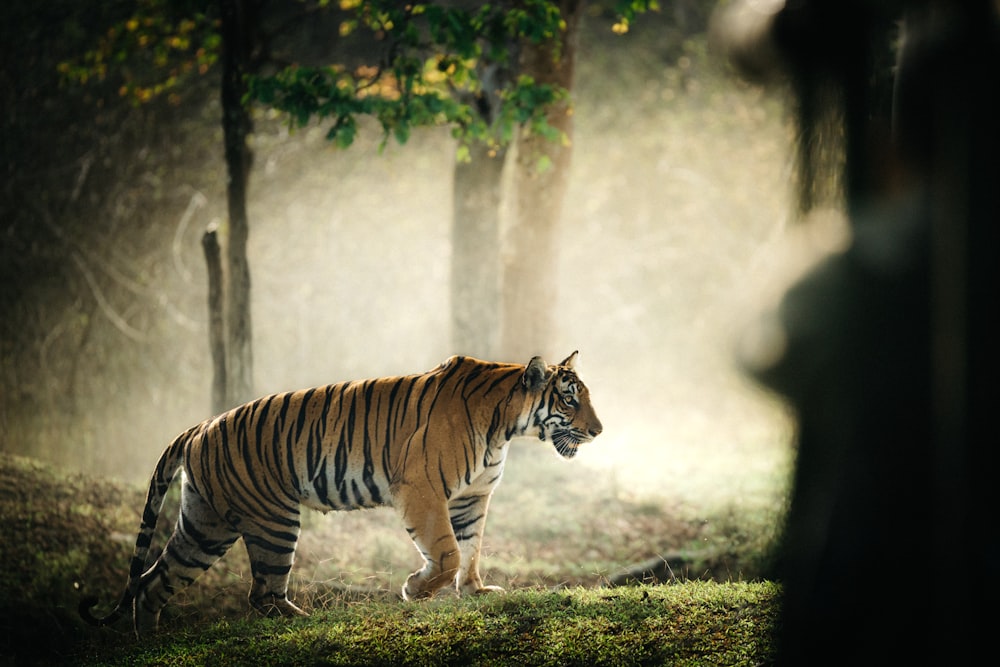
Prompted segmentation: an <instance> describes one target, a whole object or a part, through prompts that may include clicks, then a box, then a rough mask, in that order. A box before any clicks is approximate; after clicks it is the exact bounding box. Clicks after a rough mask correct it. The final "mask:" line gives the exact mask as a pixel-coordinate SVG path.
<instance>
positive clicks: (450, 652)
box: [82, 582, 779, 666]
mask: <svg viewBox="0 0 1000 667" xmlns="http://www.w3.org/2000/svg"><path fill="white" fill-rule="evenodd" d="M778 598H779V590H778V587H777V586H776V585H775V584H773V583H766V582H765V583H746V582H743V583H730V584H718V583H713V582H687V583H683V584H668V585H660V586H654V587H631V588H620V589H613V590H610V589H584V588H574V589H569V590H563V591H559V592H548V591H537V590H528V591H517V592H512V593H507V594H503V595H492V596H484V597H480V598H471V599H469V598H466V599H456V598H445V599H436V600H433V601H430V602H424V603H418V604H411V603H403V602H372V601H369V602H364V603H353V604H347V605H344V606H342V607H339V608H335V609H326V610H323V611H321V612H319V613H316V614H314V615H313V616H312V617H310V618H308V619H302V620H298V619H296V620H283V619H276V620H270V619H255V620H248V621H233V622H229V621H224V622H220V623H217V624H215V625H212V626H211V627H208V628H205V629H199V630H197V631H191V630H188V631H180V632H175V633H172V634H169V635H167V636H164V637H160V638H158V639H156V640H154V641H152V642H148V643H142V644H125V645H122V646H119V647H116V648H115V649H114V650H111V651H108V652H105V653H102V654H99V655H92V656H87V657H85V658H84V659H83V660H82V663H83V664H87V665H216V664H268V665H509V664H518V665H662V664H670V665H678V666H683V665H705V664H713V665H758V664H762V663H766V662H768V661H769V660H770V659H772V658H773V653H774V651H773V646H772V641H771V636H772V630H773V628H774V623H775V619H776V616H777V609H778Z"/></svg>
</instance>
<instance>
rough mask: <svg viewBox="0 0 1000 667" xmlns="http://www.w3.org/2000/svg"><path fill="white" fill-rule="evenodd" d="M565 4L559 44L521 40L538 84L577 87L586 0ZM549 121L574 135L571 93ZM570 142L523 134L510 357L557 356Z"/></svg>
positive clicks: (511, 270)
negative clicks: (557, 306) (561, 241)
mask: <svg viewBox="0 0 1000 667" xmlns="http://www.w3.org/2000/svg"><path fill="white" fill-rule="evenodd" d="M559 4H560V11H561V12H562V17H563V19H564V20H565V22H566V28H565V30H564V31H563V33H562V35H561V38H560V39H559V40H557V41H555V42H552V41H546V42H542V43H538V44H535V43H531V42H524V43H523V44H522V45H521V54H520V72H521V74H524V75H528V76H531V77H533V78H534V79H535V81H536V82H537V83H540V84H552V85H556V86H560V87H562V88H564V89H566V90H567V91H569V90H572V86H573V69H574V61H575V58H576V28H577V24H578V22H579V18H580V13H581V10H582V8H583V4H584V3H583V1H582V0H563V1H562V2H560V3H559ZM547 120H548V123H549V125H551V126H552V127H554V128H556V129H558V130H560V131H562V132H563V133H564V134H565V135H566V137H567V138H568V139H570V140H571V139H572V136H573V122H572V115H571V111H570V102H569V100H568V99H566V100H564V101H562V102H560V103H558V104H554V105H552V107H551V108H550V109H549V110H548V112H547ZM570 155H571V143H570V141H567V142H566V143H564V144H563V143H558V142H554V141H549V140H547V139H545V138H544V137H541V136H539V135H537V134H531V133H527V132H522V133H521V135H519V137H518V139H517V151H516V160H515V163H514V176H513V188H514V192H515V196H514V209H513V216H514V219H513V222H512V225H511V230H510V251H511V254H510V257H509V259H508V261H507V262H506V264H505V267H504V287H503V316H502V320H503V321H502V334H501V351H502V355H503V357H504V358H505V359H509V360H527V359H528V358H530V357H531V356H533V355H536V354H550V355H551V354H553V353H554V352H555V351H554V350H550V349H548V348H549V345H550V344H551V341H552V340H553V338H554V335H555V318H554V316H553V306H554V304H555V303H556V300H557V299H558V291H557V289H556V265H557V258H558V247H559V239H558V236H559V234H558V222H559V216H560V214H561V212H562V203H563V198H564V196H565V194H566V186H567V182H568V178H569V164H570Z"/></svg>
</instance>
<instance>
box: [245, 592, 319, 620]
mask: <svg viewBox="0 0 1000 667" xmlns="http://www.w3.org/2000/svg"><path fill="white" fill-rule="evenodd" d="M250 606H252V607H253V608H254V609H256V610H257V611H259V612H260V613H261V614H263V615H264V616H269V617H274V616H308V615H309V614H308V612H305V611H303V610H302V609H301V608H299V607H298V606H297V605H296V604H294V603H293V602H292V601H290V600H289V599H288V598H287V597H281V596H278V595H266V596H264V597H263V598H260V599H256V600H253V599H251V600H250Z"/></svg>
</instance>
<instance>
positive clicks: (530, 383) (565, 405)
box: [522, 352, 603, 459]
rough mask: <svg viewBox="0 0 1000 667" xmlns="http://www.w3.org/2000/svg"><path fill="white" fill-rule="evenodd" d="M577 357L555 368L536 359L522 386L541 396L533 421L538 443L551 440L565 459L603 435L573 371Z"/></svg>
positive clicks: (533, 359) (525, 374)
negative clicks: (586, 443) (583, 445)
mask: <svg viewBox="0 0 1000 667" xmlns="http://www.w3.org/2000/svg"><path fill="white" fill-rule="evenodd" d="M576 355H577V353H576V352H574V353H573V354H571V355H569V356H568V357H566V358H565V359H564V360H563V361H562V362H560V363H559V364H557V365H555V366H547V365H546V364H545V362H544V361H543V360H542V358H541V357H534V358H532V360H531V361H529V362H528V365H527V366H526V367H525V369H524V376H523V377H522V382H523V383H524V386H525V387H526V388H527V389H528V391H530V392H541V394H542V395H541V402H540V404H539V405H538V407H537V408H536V409H535V412H534V414H533V415H532V417H531V421H530V426H531V427H533V428H535V429H537V432H538V439H539V440H543V441H544V440H548V441H550V442H551V443H552V445H553V446H554V447H555V448H556V451H557V452H559V454H560V455H562V456H563V457H565V458H567V459H570V458H573V457H574V456H576V450H577V447H579V446H580V445H582V444H583V443H585V442H590V441H591V440H593V439H594V438H596V437H597V435H598V434H600V432H601V430H602V429H603V427H602V426H601V420H600V419H598V418H597V413H595V412H594V406H593V405H591V404H590V392H589V391H588V390H587V386H586V385H585V384H583V381H582V380H580V378H579V377H578V376H577V374H576V371H574V370H573V364H574V362H575V361H576Z"/></svg>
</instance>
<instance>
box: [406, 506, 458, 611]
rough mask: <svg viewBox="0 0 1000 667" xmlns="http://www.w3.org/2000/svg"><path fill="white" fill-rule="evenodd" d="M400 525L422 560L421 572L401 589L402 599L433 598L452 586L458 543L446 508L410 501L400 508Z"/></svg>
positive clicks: (456, 572)
mask: <svg viewBox="0 0 1000 667" xmlns="http://www.w3.org/2000/svg"><path fill="white" fill-rule="evenodd" d="M401 510H402V516H403V525H404V526H405V527H406V532H407V533H408V534H409V535H410V539H411V540H413V543H414V544H415V545H416V547H417V550H418V551H420V555H421V556H423V557H424V566H423V568H421V569H419V570H417V571H416V572H414V573H413V574H411V575H410V576H409V577H408V578H407V579H406V583H405V584H404V585H403V599H405V600H416V599H420V598H429V597H433V596H434V594H435V593H437V592H438V591H439V590H441V589H442V588H444V587H445V586H447V585H449V584H451V585H454V582H455V577H456V575H458V571H459V568H460V566H461V555H460V552H459V548H458V541H457V540H456V539H455V533H454V532H453V531H452V528H451V521H450V520H449V518H448V508H447V505H446V504H445V503H443V502H440V501H436V500H435V501H433V502H427V501H426V500H422V499H419V498H416V499H414V498H411V499H410V501H409V502H406V503H404V504H403V507H402V508H401Z"/></svg>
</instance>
